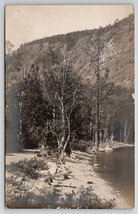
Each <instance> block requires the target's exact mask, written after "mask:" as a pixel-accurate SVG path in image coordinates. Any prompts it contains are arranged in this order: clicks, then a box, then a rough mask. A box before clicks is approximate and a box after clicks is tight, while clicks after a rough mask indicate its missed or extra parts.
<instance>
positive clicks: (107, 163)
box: [92, 147, 134, 206]
mask: <svg viewBox="0 0 138 214" xmlns="http://www.w3.org/2000/svg"><path fill="white" fill-rule="evenodd" d="M95 163H96V164H99V166H98V167H94V171H95V172H97V173H98V174H99V175H100V176H101V177H102V178H103V179H104V180H106V181H107V182H109V183H110V184H111V185H112V186H113V187H114V188H115V190H116V191H119V193H120V194H121V195H122V196H123V197H124V198H125V200H127V202H128V203H129V204H130V206H133V205H134V148H132V147H127V148H120V149H118V150H116V151H113V152H108V153H104V152H103V153H100V154H98V155H97V156H95V157H94V158H93V161H92V164H95Z"/></svg>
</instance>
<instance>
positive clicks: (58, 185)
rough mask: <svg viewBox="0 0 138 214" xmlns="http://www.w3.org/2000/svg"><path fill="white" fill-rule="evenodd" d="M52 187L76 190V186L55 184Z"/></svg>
mask: <svg viewBox="0 0 138 214" xmlns="http://www.w3.org/2000/svg"><path fill="white" fill-rule="evenodd" d="M53 187H66V188H68V187H69V188H73V189H75V188H76V186H68V185H60V184H56V185H53Z"/></svg>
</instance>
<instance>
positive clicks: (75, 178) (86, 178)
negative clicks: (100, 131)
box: [6, 151, 133, 209]
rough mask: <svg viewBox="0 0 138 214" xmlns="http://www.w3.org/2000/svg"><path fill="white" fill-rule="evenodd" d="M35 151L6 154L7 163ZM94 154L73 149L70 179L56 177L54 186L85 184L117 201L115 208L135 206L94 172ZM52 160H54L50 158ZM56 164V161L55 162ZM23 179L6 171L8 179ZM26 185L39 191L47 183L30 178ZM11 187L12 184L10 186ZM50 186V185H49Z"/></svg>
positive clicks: (67, 159) (68, 163) (68, 164)
mask: <svg viewBox="0 0 138 214" xmlns="http://www.w3.org/2000/svg"><path fill="white" fill-rule="evenodd" d="M34 156H36V155H34V153H33V154H32V153H30V154H27V153H23V154H22V157H21V156H20V154H14V155H13V156H6V165H11V164H12V162H13V161H14V162H18V161H19V160H23V159H24V158H27V159H28V160H29V159H31V158H32V157H34ZM92 157H93V155H91V154H88V153H84V152H80V151H73V153H72V156H71V157H65V167H66V168H68V169H69V170H70V171H71V174H70V175H71V176H72V177H70V179H63V178H62V179H60V178H57V179H54V181H53V183H52V185H51V187H50V188H52V186H53V187H54V185H57V184H59V183H60V184H62V186H66V187H70V186H74V187H75V189H74V190H75V191H77V190H78V189H79V188H81V187H82V186H84V187H85V188H89V187H91V188H92V191H93V192H94V193H95V194H96V195H97V196H98V197H99V198H100V199H102V200H107V201H110V200H112V201H113V202H115V204H116V205H115V207H114V208H115V209H121V208H125V209H126V208H133V207H131V206H130V205H129V204H128V203H127V201H126V200H125V198H124V197H123V196H122V195H121V194H120V193H119V192H117V191H116V190H115V189H114V187H113V186H112V185H110V184H109V183H108V182H107V181H105V180H104V179H103V178H101V177H100V176H99V175H98V174H97V173H96V172H94V169H93V166H92V165H91V164H90V161H91V160H92ZM50 162H52V160H50ZM53 164H54V162H53ZM13 176H14V177H15V179H17V180H19V181H21V178H20V177H19V176H16V175H14V173H9V172H8V173H7V171H6V180H7V179H10V178H11V177H12V178H13ZM24 186H25V187H26V189H29V190H30V191H31V192H32V193H36V192H37V193H39V192H41V190H42V189H43V188H44V187H45V186H46V183H44V179H39V180H31V179H30V180H28V181H26V182H24ZM8 188H9V185H6V189H7V190H9V189H8ZM10 188H11V186H10ZM48 188H49V186H48ZM59 189H60V190H61V191H62V193H63V194H68V193H70V191H72V189H71V188H63V187H59Z"/></svg>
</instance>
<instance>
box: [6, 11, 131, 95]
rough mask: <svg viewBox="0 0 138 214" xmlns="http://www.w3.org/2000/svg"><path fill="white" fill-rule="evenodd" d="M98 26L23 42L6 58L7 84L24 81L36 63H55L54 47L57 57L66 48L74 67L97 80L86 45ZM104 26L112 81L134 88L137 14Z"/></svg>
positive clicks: (90, 78)
mask: <svg viewBox="0 0 138 214" xmlns="http://www.w3.org/2000/svg"><path fill="white" fill-rule="evenodd" d="M97 30H99V29H93V30H86V31H78V32H73V33H68V34H65V35H56V36H53V37H48V38H43V39H39V40H35V41H32V42H30V43H27V44H24V45H21V47H20V48H19V49H18V50H17V51H15V52H14V53H13V54H12V56H10V57H9V59H8V61H7V62H6V68H7V70H6V73H7V81H6V82H7V84H9V85H11V84H12V83H13V84H14V83H16V82H18V81H20V80H21V79H22V75H23V72H24V75H25V73H27V71H28V70H29V68H30V66H31V65H32V64H37V65H39V66H41V67H43V68H45V67H46V66H49V65H52V64H53V56H52V52H51V49H52V51H53V52H54V53H55V54H56V55H57V60H60V57H61V55H63V51H66V53H67V54H68V55H69V57H70V61H71V63H72V65H73V67H74V70H75V71H76V72H77V73H79V74H80V75H81V77H82V78H83V80H84V81H86V82H87V81H93V79H92V73H93V69H92V66H91V65H90V59H89V57H88V55H87V54H86V52H85V48H84V47H86V46H87V44H88V41H89V40H90V38H91V37H92V36H93V35H94V34H95V32H97ZM100 30H101V31H102V36H103V39H104V42H105V46H106V47H107V50H106V58H105V62H106V66H107V67H108V68H109V75H108V81H109V82H110V81H113V82H114V83H115V84H116V85H122V86H124V87H127V88H130V89H131V90H132V91H133V88H134V85H133V79H134V73H133V71H134V15H130V16H129V17H128V18H124V19H123V20H121V21H118V20H117V21H116V22H115V23H114V25H110V24H109V25H108V26H106V27H105V28H100ZM11 64H12V66H11ZM20 71H21V72H20Z"/></svg>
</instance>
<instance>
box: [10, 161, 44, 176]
mask: <svg viewBox="0 0 138 214" xmlns="http://www.w3.org/2000/svg"><path fill="white" fill-rule="evenodd" d="M7 170H8V171H9V172H17V171H18V172H21V173H22V174H23V175H25V176H27V177H29V178H32V179H38V178H39V177H40V176H41V175H40V174H39V172H38V171H40V170H48V166H47V163H46V161H45V160H44V159H39V158H36V157H33V158H31V159H30V160H27V159H24V160H22V161H19V162H18V163H12V165H10V166H9V167H8V168H7Z"/></svg>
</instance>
